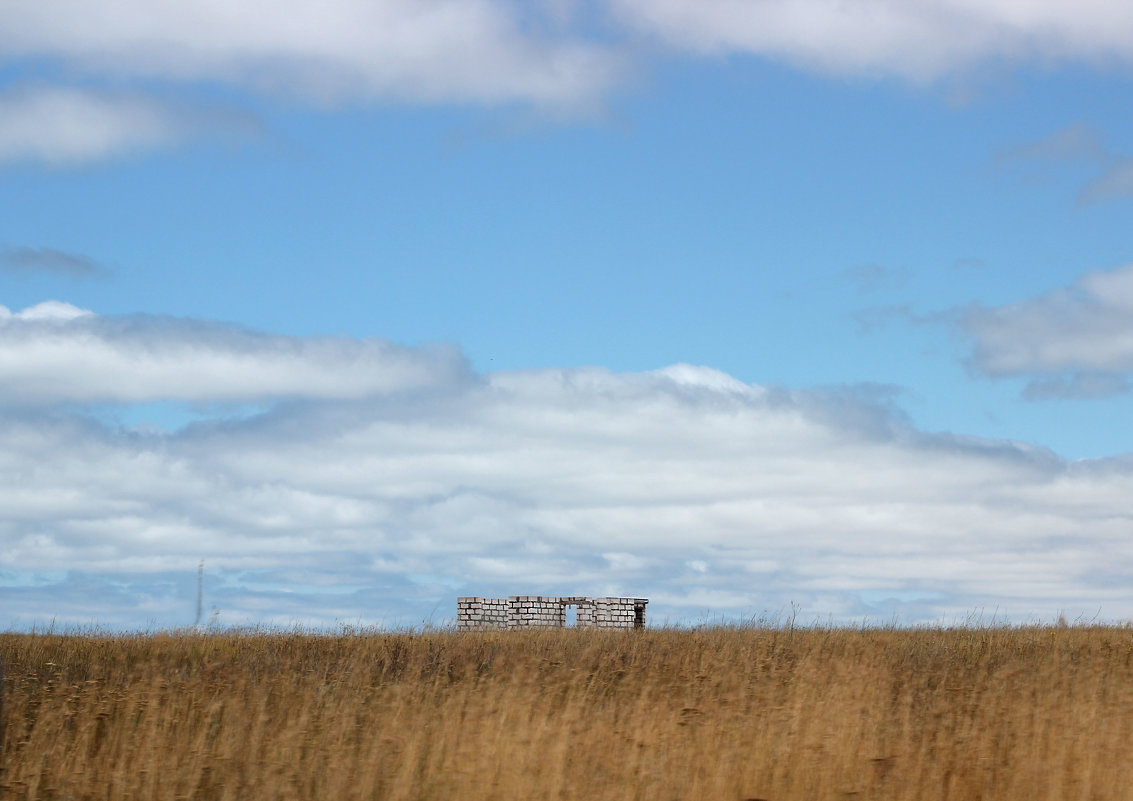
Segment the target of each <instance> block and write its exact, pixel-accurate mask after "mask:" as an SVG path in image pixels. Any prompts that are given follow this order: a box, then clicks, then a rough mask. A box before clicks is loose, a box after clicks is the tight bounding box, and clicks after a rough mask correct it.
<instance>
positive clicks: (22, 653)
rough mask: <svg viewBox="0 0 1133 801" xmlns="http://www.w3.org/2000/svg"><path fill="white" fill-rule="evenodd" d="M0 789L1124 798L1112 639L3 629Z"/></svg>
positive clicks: (527, 796) (783, 800)
mask: <svg viewBox="0 0 1133 801" xmlns="http://www.w3.org/2000/svg"><path fill="white" fill-rule="evenodd" d="M0 659H2V660H3V662H4V664H6V666H7V672H6V675H5V679H4V715H5V719H4V721H3V746H2V748H3V761H2V770H3V772H2V774H0V794H2V795H3V796H4V797H5V798H11V799H24V798H27V799H113V800H114V801H117V799H197V800H202V801H204V800H208V799H281V800H282V799H335V800H336V801H337V799H363V798H365V799H371V798H373V799H404V800H406V801H408V800H409V799H461V800H462V801H465V800H466V801H475V800H476V799H494V800H496V799H502V800H503V801H513V800H514V801H530V800H532V799H580V800H581V799H586V801H599V800H601V799H610V801H615V800H616V801H630V800H631V799H641V800H642V801H669V800H670V799H672V801H696V800H697V799H712V801H721V800H724V801H727V800H728V799H735V800H736V801H739V800H740V799H769V800H770V801H790V800H791V799H798V800H799V801H804V800H805V801H820V800H821V799H893V801H915V800H916V799H955V801H976V800H977V799H996V801H1014V800H1015V799H1018V800H1019V801H1023V799H1025V800H1026V801H1044V800H1049V801H1065V799H1091V800H1097V801H1102V800H1104V799H1114V800H1115V801H1116V800H1117V799H1123V800H1127V799H1130V798H1133V630H1130V629H1128V628H1126V629H1120V628H1102V627H1090V628H1086V627H1082V628H1077V627H1072V628H1020V629H1003V628H988V629H953V630H944V629H942V630H900V629H891V630H890V629H887V630H862V631H858V630H846V629H804V630H791V629H788V628H769V629H761V628H749V629H727V628H719V629H702V630H657V631H646V632H640V633H613V632H582V631H571V630H567V631H543V632H539V631H536V632H522V633H521V632H515V633H509V632H500V633H477V634H471V633H453V632H435V633H421V634H373V633H353V634H352V633H345V634H342V635H340V636H318V635H310V634H304V633H212V634H198V633H170V634H157V635H146V636H109V635H107V636H96V635H83V636H64V635H53V634H47V635H21V634H6V635H0Z"/></svg>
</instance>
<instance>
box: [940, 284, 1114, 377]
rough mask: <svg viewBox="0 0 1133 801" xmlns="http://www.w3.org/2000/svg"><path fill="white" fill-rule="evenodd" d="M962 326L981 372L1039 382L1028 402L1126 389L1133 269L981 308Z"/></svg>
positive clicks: (966, 316) (971, 310)
mask: <svg viewBox="0 0 1133 801" xmlns="http://www.w3.org/2000/svg"><path fill="white" fill-rule="evenodd" d="M961 324H962V326H963V328H964V330H965V331H966V332H967V334H968V335H969V336H971V337H972V339H973V340H974V349H973V353H972V362H973V364H974V365H975V367H976V368H977V369H978V370H980V371H981V372H983V373H985V374H987V375H990V376H993V377H1003V376H1025V377H1031V378H1033V381H1032V383H1031V384H1030V386H1029V387H1028V388H1027V390H1026V394H1027V396H1028V397H1032V398H1040V397H1069V396H1079V397H1097V396H1101V395H1109V394H1114V393H1115V392H1123V391H1125V389H1126V388H1127V383H1128V382H1127V378H1128V376H1129V375H1130V373H1133V265H1127V266H1125V267H1120V268H1117V269H1114V270H1098V271H1095V272H1090V273H1087V274H1086V275H1084V276H1082V277H1081V278H1079V279H1078V280H1077V281H1075V282H1074V283H1073V284H1072V285H1071V286H1069V287H1064V288H1061V289H1057V290H1054V291H1051V292H1047V293H1045V294H1043V295H1040V296H1038V297H1035V298H1028V299H1026V300H1022V301H1019V302H1017V303H1013V304H1010V305H1007V306H1001V307H996V308H986V307H983V306H974V307H973V308H971V309H969V310H968V311H967V312H966V314H965V315H964V317H963V319H962V323H961Z"/></svg>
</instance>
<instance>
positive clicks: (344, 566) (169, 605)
mask: <svg viewBox="0 0 1133 801" xmlns="http://www.w3.org/2000/svg"><path fill="white" fill-rule="evenodd" d="M10 322H11V321H10V320H9V321H8V323H5V325H7V324H10ZM76 323H83V324H84V325H90V326H91V327H92V330H93V331H98V330H99V326H105V325H107V323H108V321H107V320H105V319H103V318H98V317H94V318H75V319H74V320H71V321H65V322H52V323H51V324H52V325H60V326H63V327H68V326H71V325H73V324H76ZM119 323H121V325H120V328H124V329H128V328H129V326H130V325H140V324H146V325H149V324H151V323H152V321H149V320H146V319H145V318H143V319H142V320H141V323H139V322H138V321H137V320H132V319H127V320H125V321H119ZM150 327H151V329H152V326H150ZM111 328H112V326H111ZM202 332H203V333H202ZM205 334H207V336H206V335H205ZM147 336H148V338H149V339H150V340H151V342H152V343H153V344H152V348H151V352H150V353H148V354H143V355H142V356H141V357H140V364H141V365H142V368H141V369H142V371H143V372H145V371H146V370H148V369H149V368H148V367H146V366H145V365H146V364H147V363H148V361H147V360H156V359H158V357H159V356H160V355H161V354H162V353H165V354H166V355H169V356H170V358H171V359H172V360H174V361H179V360H182V359H184V360H187V363H188V365H189V369H190V372H192V373H193V374H194V376H195V378H194V380H195V381H202V380H203V381H204V382H205V383H206V384H207V383H209V382H210V381H211V379H209V378H208V377H207V376H206V377H205V378H201V375H202V370H201V369H200V367H199V365H201V364H207V363H209V362H207V361H206V359H205V357H204V356H200V355H192V354H193V352H194V350H195V349H202V350H203V351H204V352H205V353H214V352H216V351H220V352H221V353H222V354H224V353H228V352H235V353H238V354H242V355H246V356H247V361H246V363H245V364H244V369H245V370H246V371H247V372H249V373H252V374H261V375H268V376H274V375H276V374H277V373H278V372H279V359H280V357H279V356H278V355H277V351H278V352H282V353H284V354H289V360H288V361H287V364H288V365H289V367H290V369H293V370H295V371H297V372H298V373H300V374H305V373H304V371H309V370H310V369H312V368H310V366H309V365H308V364H307V361H305V357H306V356H309V355H311V354H319V355H320V358H321V360H324V361H328V362H329V364H330V366H329V367H328V373H333V372H337V373H340V374H341V375H340V376H339V377H338V378H337V379H336V380H337V381H339V382H342V383H345V384H346V387H347V388H346V389H342V388H341V387H340V389H339V392H338V397H337V398H335V399H325V400H319V399H315V400H310V401H307V402H305V403H302V404H290V405H282V406H277V407H275V408H274V409H272V410H271V411H269V412H267V413H265V414H263V415H260V416H258V417H255V418H252V419H248V420H241V421H227V422H223V423H203V424H197V425H193V426H189V427H187V428H185V429H183V430H181V431H179V432H177V433H173V434H155V433H148V434H141V433H137V432H131V431H128V430H123V429H115V428H106V427H103V426H100V425H97V424H95V423H93V422H90V421H85V420H84V419H82V418H80V417H68V416H62V415H61V414H60V413H59V412H58V411H51V412H44V413H42V414H40V413H36V412H34V411H29V410H28V409H26V408H25V409H23V410H12V411H9V412H7V413H5V414H3V415H2V416H0V596H2V597H4V599H5V602H4V605H3V606H4V609H5V611H6V612H7V614H8V615H10V616H12V617H11V620H12V621H13V625H16V624H26V623H28V622H30V621H31V620H32V619H33V618H34V619H38V620H41V621H43V620H49V619H50V618H51V617H53V616H54V617H57V618H58V619H59V620H60V621H65V620H69V621H73V622H88V621H91V620H95V621H99V620H101V621H113V622H121V623H123V624H132V625H139V624H144V623H145V622H146V621H148V620H151V619H155V615H156V619H157V620H158V621H159V622H162V623H163V624H165V625H169V624H171V623H177V622H191V616H192V613H191V610H192V609H193V608H194V605H195V601H194V592H195V588H194V585H193V576H194V571H195V568H196V564H197V560H198V559H200V558H205V559H206V560H207V565H208V571H209V575H210V576H211V577H212V578H211V579H210V581H212V582H213V583H212V584H211V585H210V587H211V588H210V589H209V590H208V597H209V598H210V599H212V600H210V601H208V603H216V604H218V606H220V608H221V609H222V610H223V615H224V617H223V618H222V619H223V620H224V621H227V622H240V621H250V620H261V621H267V622H282V623H286V622H289V621H295V620H304V621H308V622H324V623H329V622H333V621H334V620H335V619H336V618H337V619H343V620H348V621H362V622H368V621H382V622H387V623H390V622H402V623H415V622H418V623H419V622H420V621H421V620H424V619H429V618H432V619H435V620H443V619H445V618H447V617H450V616H451V614H452V609H451V607H452V603H453V599H454V598H455V596H456V595H459V594H495V593H503V594H509V593H527V592H546V593H556V592H561V593H571V594H573V593H589V594H599V595H601V594H618V593H626V594H634V595H644V596H647V597H650V598H652V599H653V605H652V606H651V614H652V615H654V617H653V619H654V620H663V619H666V618H668V619H683V620H692V619H696V618H697V617H698V616H700V615H702V614H704V613H706V612H711V613H713V614H719V615H723V616H736V615H741V616H742V615H758V614H760V613H761V612H762V611H763V610H770V611H771V612H773V613H774V612H775V611H776V610H782V609H785V608H787V607H788V606H789V605H790V604H791V603H792V602H794V603H796V604H798V605H799V606H801V607H802V609H803V614H804V615H818V616H822V617H824V618H825V616H826V615H827V614H829V615H832V616H833V617H834V618H835V619H839V620H853V619H858V620H860V619H861V618H862V617H872V618H874V619H880V618H885V619H888V618H890V617H891V615H892V614H893V613H894V612H896V613H897V614H898V615H899V617H900V618H901V619H902V620H905V621H907V622H913V621H918V620H949V621H952V620H963V619H964V617H965V616H966V615H968V614H969V613H972V612H977V613H978V611H979V610H980V609H989V610H990V609H998V610H999V614H1000V615H1001V616H1002V615H1007V616H1010V617H1011V618H1012V619H1015V620H1030V619H1043V620H1053V619H1055V617H1056V616H1057V614H1058V613H1059V612H1060V611H1061V612H1065V613H1066V614H1067V615H1069V616H1070V617H1075V616H1077V615H1080V614H1085V615H1087V616H1092V615H1093V614H1095V613H1096V612H1097V610H1098V608H1099V607H1100V609H1101V612H1102V616H1103V617H1105V618H1107V619H1109V618H1122V617H1131V616H1133V603H1131V602H1130V598H1129V594H1128V583H1129V580H1130V578H1131V576H1133V543H1131V542H1130V540H1129V537H1128V530H1129V524H1130V517H1131V515H1130V512H1129V505H1128V498H1129V497H1130V494H1131V493H1133V463H1130V462H1128V461H1122V460H1109V461H1095V462H1080V463H1068V462H1065V461H1063V460H1061V459H1059V458H1058V457H1056V456H1055V455H1054V454H1052V453H1050V452H1049V451H1046V450H1043V449H1041V448H1035V447H1031V446H1026V445H1023V444H1018V443H1008V442H995V441H989V440H981V439H977V438H962V437H955V436H947V435H928V434H924V433H921V432H919V431H917V430H915V429H913V428H911V427H909V426H908V425H907V424H906V423H904V422H903V421H902V420H901V419H900V418H899V417H894V416H893V415H892V414H891V413H890V412H889V411H888V410H887V409H886V408H885V407H884V406H875V407H874V410H873V413H872V414H871V415H867V414H864V413H863V412H862V407H866V406H870V405H871V404H872V403H873V401H872V400H871V398H870V397H868V396H863V397H857V398H854V397H853V395H854V393H853V392H850V391H847V392H845V393H843V394H842V395H838V394H832V393H821V394H819V393H810V392H797V391H786V390H767V389H764V388H760V387H755V386H750V385H746V384H743V383H742V382H739V381H737V380H735V379H734V378H731V377H729V376H726V375H724V374H722V373H719V372H718V371H714V370H709V369H705V368H699V367H693V366H689V365H678V366H675V367H673V368H669V369H666V370H661V371H656V372H651V373H637V374H617V373H611V372H609V371H605V370H601V369H575V370H541V371H522V372H514V373H495V374H490V375H487V376H483V377H481V378H480V379H479V380H475V381H466V380H456V381H454V380H451V366H450V365H449V364H448V363H447V362H445V361H444V360H440V361H429V360H428V359H425V360H424V361H414V362H413V364H414V365H416V366H417V367H418V368H420V369H423V370H425V371H426V372H431V374H433V376H434V379H433V380H432V381H428V380H424V379H421V380H418V381H417V382H416V385H417V386H424V387H425V389H422V390H420V391H414V390H413V389H412V382H411V385H410V386H406V387H405V389H404V391H403V392H400V393H398V394H392V395H386V394H381V393H377V394H372V395H370V396H368V397H366V398H364V399H360V400H341V399H340V398H342V397H344V396H347V395H349V394H351V393H350V391H349V387H350V386H352V384H351V381H353V380H354V379H351V378H349V377H347V374H348V373H349V372H350V367H349V364H350V361H349V360H343V359H341V358H330V359H322V357H323V356H325V352H324V351H323V350H322V348H324V346H325V345H324V344H321V343H320V342H319V341H313V342H307V341H293V340H290V339H287V338H274V337H263V338H262V339H259V338H258V337H261V336H262V335H250V334H245V333H240V332H233V331H232V330H231V329H229V328H227V327H224V326H215V325H205V326H203V328H202V329H201V330H198V329H195V328H194V327H192V326H189V325H181V324H177V325H172V326H170V328H169V329H168V330H167V331H166V332H165V333H164V334H160V335H158V336H154V331H153V330H149V331H148V334H147ZM95 338H96V340H98V336H96V337H95ZM210 338H211V339H214V340H216V342H219V343H223V347H221V346H219V345H216V344H212V345H208V342H209V340H210ZM101 341H102V342H104V343H106V342H110V343H118V342H119V341H120V340H118V339H115V336H110V335H107V334H105V333H104V334H102V339H101ZM121 341H131V342H132V340H130V339H129V338H128V337H127V338H126V339H124V340H121ZM233 342H235V343H237V344H236V345H233V344H232V343H233ZM256 343H260V344H259V345H256ZM206 345H207V346H206ZM254 345H256V346H254ZM371 345H372V343H366V342H359V343H355V345H353V346H349V345H346V344H345V343H337V344H336V345H335V348H337V349H339V350H342V351H344V352H347V353H353V352H355V351H354V350H352V348H356V349H357V350H358V351H361V352H369V351H368V349H369V348H370V347H371ZM6 350H7V345H5V348H4V351H6ZM333 350H334V349H332V351H333ZM4 351H0V352H4ZM335 352H336V351H335ZM377 352H378V354H379V356H378V357H377V361H378V362H381V361H382V359H384V358H385V357H384V354H385V351H384V350H382V349H378V351H377ZM86 353H87V355H88V358H90V359H93V360H95V364H94V365H93V366H92V367H91V369H88V370H86V371H84V372H82V373H81V377H80V378H77V379H75V383H76V385H77V386H79V387H82V386H87V385H89V386H91V387H93V388H92V389H90V390H86V391H83V390H81V389H79V390H74V391H73V392H72V393H71V394H72V395H79V396H84V395H98V394H101V393H102V392H104V389H103V386H104V383H106V382H104V381H103V379H101V378H100V377H99V367H100V365H101V364H102V362H100V361H98V360H105V361H106V363H108V364H110V365H111V372H112V373H116V371H118V368H117V367H116V366H115V364H116V361H117V359H118V358H119V357H118V356H117V355H116V351H115V348H114V347H110V346H106V347H103V346H100V349H94V350H90V351H86ZM332 355H333V354H332ZM418 355H419V354H416V352H411V353H410V354H408V356H407V357H406V358H409V357H413V358H416V357H417V356H418ZM209 358H217V357H215V356H212V357H209ZM194 359H196V360H197V361H195V362H194ZM260 362H262V364H259V363H260ZM116 374H117V378H118V380H119V381H122V380H124V376H122V375H121V374H119V373H116ZM327 380H331V379H327ZM265 383H266V384H267V385H269V386H271V383H270V382H265ZM306 383H312V382H311V381H310V380H309V378H308V379H307V381H306ZM213 385H214V386H216V385H217V384H216V383H215V382H214V383H213ZM8 386H10V384H9V383H8V381H7V380H6V381H5V388H7V387H8ZM883 420H884V421H887V422H885V423H884V424H882V423H881V422H879V421H883ZM61 571H69V572H68V573H67V577H66V578H64V579H60V578H59V575H60V572H61ZM178 576H180V577H181V578H177V577H178ZM336 581H337V582H338V586H335V582H336ZM177 588H179V589H177ZM80 595H81V596H82V597H84V598H86V599H87V601H86V606H82V605H80V604H78V603H77V601H76V599H77V598H78V597H79V596H80ZM886 598H890V599H895V600H892V601H885V602H883V603H882V602H879V601H878V600H877V599H886ZM154 599H164V601H163V603H164V604H165V609H166V611H165V612H163V613H160V614H158V613H155V612H154V609H155V608H157V606H158V604H157V601H155V600H154ZM878 603H881V605H880V606H879V605H877V604H878ZM177 604H180V606H177ZM177 609H180V610H181V611H180V612H177ZM139 610H141V611H139ZM169 610H173V611H169ZM438 610H439V611H438ZM163 615H164V616H163ZM178 615H180V617H178ZM186 617H188V618H189V619H188V620H187V619H186ZM6 622H7V621H0V625H4V624H5V623H6Z"/></svg>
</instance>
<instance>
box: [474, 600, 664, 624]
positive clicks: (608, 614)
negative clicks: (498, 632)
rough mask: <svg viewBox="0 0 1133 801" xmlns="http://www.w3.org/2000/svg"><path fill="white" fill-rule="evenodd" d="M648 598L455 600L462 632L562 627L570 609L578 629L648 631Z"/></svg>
mask: <svg viewBox="0 0 1133 801" xmlns="http://www.w3.org/2000/svg"><path fill="white" fill-rule="evenodd" d="M647 603H649V600H648V599H647V598H587V597H584V596H581V595H566V596H561V595H513V596H511V597H510V598H508V599H507V600H504V599H502V598H480V597H464V598H457V599H456V627H457V628H458V629H460V630H477V629H522V628H562V627H563V626H565V625H566V619H567V607H574V608H575V609H576V610H577V626H578V628H598V629H635V628H645V605H646V604H647Z"/></svg>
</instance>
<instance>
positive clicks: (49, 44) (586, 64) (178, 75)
mask: <svg viewBox="0 0 1133 801" xmlns="http://www.w3.org/2000/svg"><path fill="white" fill-rule="evenodd" d="M539 7H541V6H536V8H539ZM524 13H525V14H531V13H533V12H532V10H531V8H529V7H528V8H525V10H524ZM549 24H550V26H551V28H552V33H553V28H554V25H553V20H551V21H550V23H549ZM532 27H533V26H524V25H523V24H521V15H520V13H519V7H518V6H517V5H515V4H513V3H510V2H497V1H495V0H323V2H320V3H309V2H302V1H301V0H273V1H272V2H266V0H251V1H247V0H246V1H245V2H240V3H231V2H224V1H223V0H114V2H105V3H98V4H91V3H89V2H85V0H39V2H35V3H5V4H3V5H0V29H2V30H3V31H4V36H3V38H2V40H0V56H6V57H7V58H10V59H11V58H36V59H58V60H61V61H63V62H64V63H65V64H66V65H67V66H68V67H69V68H71V69H76V70H82V71H85V72H87V73H90V74H95V75H110V76H114V75H119V76H127V77H147V78H149V77H160V78H167V79H172V80H176V81H200V80H205V81H219V82H224V83H234V84H238V85H243V86H247V87H251V88H253V89H255V90H261V89H266V90H272V91H284V92H287V93H296V94H299V95H302V96H306V97H309V98H313V99H316V100H320V101H334V100H339V99H349V98H358V97H361V98H367V97H384V98H392V99H395V100H407V101H422V102H437V101H457V102H472V103H501V102H512V101H522V102H533V103H537V104H542V105H547V106H570V105H573V104H576V103H579V102H583V101H585V100H587V99H589V98H591V97H592V96H593V95H594V93H595V92H596V91H597V90H600V89H601V88H603V87H605V86H606V85H607V84H608V83H609V81H610V80H611V77H612V75H613V74H614V73H615V72H616V70H617V69H618V59H617V58H616V57H615V56H613V55H612V54H611V53H610V52H609V51H608V50H607V49H606V48H605V47H603V46H600V45H597V44H588V43H583V42H578V41H571V40H569V39H564V38H563V37H561V36H552V35H541V36H536V35H535V34H534V33H533V32H532V30H531V29H532Z"/></svg>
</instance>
